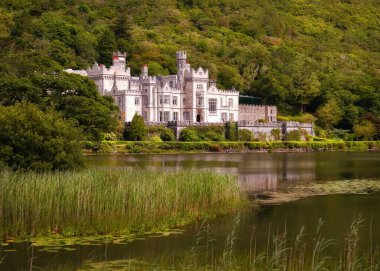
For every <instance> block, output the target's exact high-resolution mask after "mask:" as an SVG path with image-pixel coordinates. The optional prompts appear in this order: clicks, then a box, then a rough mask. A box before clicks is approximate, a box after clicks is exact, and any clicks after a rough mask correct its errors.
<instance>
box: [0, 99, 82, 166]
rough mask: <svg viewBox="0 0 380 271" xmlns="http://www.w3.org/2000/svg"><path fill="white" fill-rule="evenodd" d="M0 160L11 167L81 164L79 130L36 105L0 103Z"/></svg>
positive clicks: (80, 133)
mask: <svg viewBox="0 0 380 271" xmlns="http://www.w3.org/2000/svg"><path fill="white" fill-rule="evenodd" d="M0 127H1V129H0V160H1V161H3V163H4V164H6V165H8V166H10V167H11V168H22V169H31V170H37V171H45V170H64V169H73V168H78V167H81V166H82V165H83V162H82V155H81V147H82V144H81V139H82V138H83V135H82V131H81V130H80V129H78V128H76V127H74V125H73V123H72V122H70V121H68V120H65V119H63V118H62V116H61V115H60V114H59V113H57V112H55V111H48V112H43V111H41V110H40V109H38V107H37V106H36V105H33V104H30V103H25V102H23V103H20V104H16V105H14V106H8V107H3V106H0Z"/></svg>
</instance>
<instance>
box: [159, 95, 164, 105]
mask: <svg viewBox="0 0 380 271" xmlns="http://www.w3.org/2000/svg"><path fill="white" fill-rule="evenodd" d="M159 98H160V104H162V102H163V99H162V95H160V97H159Z"/></svg>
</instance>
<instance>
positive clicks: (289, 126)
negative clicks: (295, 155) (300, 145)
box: [126, 121, 314, 140]
mask: <svg viewBox="0 0 380 271" xmlns="http://www.w3.org/2000/svg"><path fill="white" fill-rule="evenodd" d="M145 124H146V125H148V126H149V125H164V126H166V127H168V128H170V129H173V131H174V135H175V136H176V138H177V139H178V138H179V134H180V133H181V131H182V130H183V129H185V128H187V127H194V126H211V125H213V126H223V127H224V126H225V123H220V122H216V123H211V122H207V123H205V122H192V121H168V122H146V123H145ZM129 125H130V122H127V123H126V126H127V127H128V126H129ZM237 125H238V129H247V130H249V131H251V132H252V133H253V135H254V137H255V138H257V139H260V140H275V139H276V138H274V137H273V135H272V131H273V130H274V129H278V130H279V133H280V136H281V137H283V136H284V135H285V134H286V133H287V132H290V131H294V130H299V129H302V130H304V131H306V132H307V133H308V134H309V135H312V136H314V128H313V124H312V123H300V122H271V123H259V122H254V121H239V122H238V123H237Z"/></svg>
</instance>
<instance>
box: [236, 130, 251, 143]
mask: <svg viewBox="0 0 380 271" xmlns="http://www.w3.org/2000/svg"><path fill="white" fill-rule="evenodd" d="M238 136H239V141H253V133H252V132H251V131H250V130H248V129H239V130H238Z"/></svg>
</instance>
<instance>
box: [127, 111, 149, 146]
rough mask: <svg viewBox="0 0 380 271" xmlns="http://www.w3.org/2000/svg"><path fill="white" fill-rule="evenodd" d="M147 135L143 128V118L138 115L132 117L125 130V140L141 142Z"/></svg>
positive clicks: (144, 127)
mask: <svg viewBox="0 0 380 271" xmlns="http://www.w3.org/2000/svg"><path fill="white" fill-rule="evenodd" d="M146 135H147V129H146V126H145V122H144V118H143V117H142V116H140V115H138V114H135V115H134V116H133V119H132V122H131V125H130V126H129V129H128V130H127V139H128V140H133V141H141V140H144V138H145V137H146Z"/></svg>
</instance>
